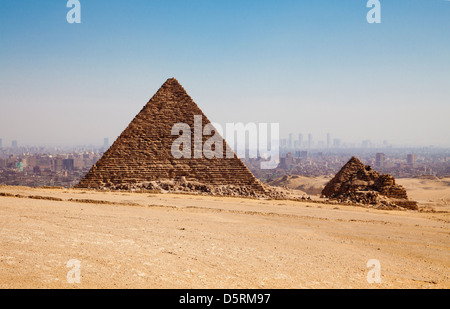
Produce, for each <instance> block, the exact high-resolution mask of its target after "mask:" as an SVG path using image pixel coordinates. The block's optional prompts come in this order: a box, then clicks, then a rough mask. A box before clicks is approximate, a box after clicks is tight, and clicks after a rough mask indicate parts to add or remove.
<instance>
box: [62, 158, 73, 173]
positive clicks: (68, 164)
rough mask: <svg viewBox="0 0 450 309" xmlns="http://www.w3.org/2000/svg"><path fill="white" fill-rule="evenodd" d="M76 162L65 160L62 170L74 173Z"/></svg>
mask: <svg viewBox="0 0 450 309" xmlns="http://www.w3.org/2000/svg"><path fill="white" fill-rule="evenodd" d="M73 166H74V160H73V159H64V160H63V161H62V168H63V170H66V171H73Z"/></svg>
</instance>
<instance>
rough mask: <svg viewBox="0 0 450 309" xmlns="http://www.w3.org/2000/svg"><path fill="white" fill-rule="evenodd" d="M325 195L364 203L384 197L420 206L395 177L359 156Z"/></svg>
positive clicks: (391, 202) (407, 205)
mask: <svg viewBox="0 0 450 309" xmlns="http://www.w3.org/2000/svg"><path fill="white" fill-rule="evenodd" d="M322 195H323V196H325V197H328V198H331V199H336V200H341V201H350V202H358V203H363V204H377V203H379V202H381V201H382V202H383V203H385V204H389V205H396V206H401V207H405V208H411V209H417V203H416V202H414V201H410V200H408V195H407V194H406V190H405V188H403V187H402V186H400V185H398V184H396V183H395V179H394V177H392V176H391V175H389V174H380V173H378V172H377V171H374V170H373V169H372V168H371V167H370V166H369V165H364V163H362V162H361V161H360V160H359V159H358V158H356V157H352V158H351V159H350V160H349V161H348V162H347V163H346V164H345V165H344V166H343V167H342V168H341V170H340V171H339V172H338V173H337V174H336V175H335V176H334V177H333V179H331V180H330V181H329V182H328V183H327V185H326V186H325V188H324V189H323V190H322ZM380 197H382V198H380Z"/></svg>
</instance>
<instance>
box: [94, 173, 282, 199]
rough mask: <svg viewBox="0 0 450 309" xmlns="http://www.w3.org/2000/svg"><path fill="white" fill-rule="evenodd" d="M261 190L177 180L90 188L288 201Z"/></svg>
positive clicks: (274, 192) (267, 189)
mask: <svg viewBox="0 0 450 309" xmlns="http://www.w3.org/2000/svg"><path fill="white" fill-rule="evenodd" d="M260 185H261V186H262V187H263V190H255V189H254V188H252V186H242V185H230V184H226V185H213V184H208V183H203V182H200V181H196V180H186V179H185V177H179V178H178V179H167V180H155V181H144V182H136V183H121V184H113V183H109V184H106V183H103V184H98V186H95V187H91V189H95V190H107V191H109V190H112V191H131V192H133V191H134V192H155V193H186V194H201V195H214V196H233V197H250V198H259V199H289V198H290V196H289V193H288V192H285V190H282V189H280V188H274V187H272V186H269V185H266V184H263V183H261V184H260Z"/></svg>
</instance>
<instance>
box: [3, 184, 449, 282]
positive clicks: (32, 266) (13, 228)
mask: <svg viewBox="0 0 450 309" xmlns="http://www.w3.org/2000/svg"><path fill="white" fill-rule="evenodd" d="M0 193H9V194H20V195H21V196H23V197H22V198H18V197H0V231H1V234H0V288H449V287H450V213H445V212H440V213H421V212H417V211H381V210H374V209H366V208H363V207H349V206H336V205H327V204H319V203H307V202H293V201H268V200H252V199H240V198H219V197H206V196H193V195H177V194H148V193H116V192H104V193H101V192H92V191H82V190H72V189H70V190H66V189H31V188H24V187H6V186H0ZM29 196H41V197H53V198H59V199H62V201H54V200H42V199H34V198H33V199H32V198H29ZM69 199H89V200H97V201H99V203H101V202H100V201H103V202H102V203H104V204H99V203H98V204H95V203H86V201H84V202H81V201H78V202H76V201H69ZM72 259H76V260H78V261H80V264H81V269H80V274H81V283H72V284H71V283H68V282H67V273H68V272H69V271H70V270H71V268H70V267H67V262H68V261H69V260H72ZM370 259H377V260H378V261H379V262H380V265H381V270H380V274H381V280H382V282H381V283H372V284H369V283H368V281H367V274H368V272H369V271H370V270H371V268H370V267H367V262H368V260H370Z"/></svg>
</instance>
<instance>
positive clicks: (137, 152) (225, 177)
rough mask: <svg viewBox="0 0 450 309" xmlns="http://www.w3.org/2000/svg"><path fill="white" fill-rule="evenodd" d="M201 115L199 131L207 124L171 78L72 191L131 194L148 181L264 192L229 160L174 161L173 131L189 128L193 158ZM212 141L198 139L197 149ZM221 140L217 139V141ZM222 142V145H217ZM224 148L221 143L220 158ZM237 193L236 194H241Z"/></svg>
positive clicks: (240, 164) (243, 168)
mask: <svg viewBox="0 0 450 309" xmlns="http://www.w3.org/2000/svg"><path fill="white" fill-rule="evenodd" d="M196 115H200V116H201V119H202V131H203V128H204V127H205V125H207V124H209V123H210V121H209V120H208V118H207V117H206V116H205V115H204V114H203V112H202V111H201V110H200V108H199V107H198V106H197V104H196V103H195V102H194V101H193V100H192V99H191V97H190V96H189V95H188V94H187V93H186V91H185V90H184V88H183V87H182V86H181V85H180V84H179V83H178V81H177V80H176V79H175V78H170V79H168V80H167V81H166V82H165V83H164V84H163V85H162V86H161V88H160V89H159V90H158V91H157V92H156V94H155V95H154V96H153V97H152V98H151V99H150V101H149V102H148V103H147V104H146V105H145V106H144V107H143V109H142V110H141V111H140V112H139V114H138V115H137V116H136V117H135V118H134V119H133V120H132V121H131V123H130V124H129V125H128V127H127V128H126V129H125V130H124V131H123V132H122V134H121V135H120V136H119V137H118V138H117V140H116V141H115V142H114V143H113V145H112V146H111V147H110V148H109V149H108V150H107V151H106V152H105V153H104V155H103V156H102V158H101V159H100V160H99V161H98V162H97V163H96V164H95V165H94V166H93V167H92V168H91V170H90V171H89V172H88V173H87V174H86V176H85V177H84V178H83V179H82V180H81V181H80V183H79V184H78V185H77V186H76V187H77V188H92V189H113V190H114V189H133V188H135V187H139V188H142V184H145V183H148V182H152V181H173V180H176V179H183V181H190V182H195V183H196V184H204V185H212V186H224V185H225V186H226V185H232V186H235V187H239V188H241V189H242V190H244V191H246V192H249V191H254V192H260V193H263V192H264V189H263V186H262V184H261V182H260V181H259V180H257V179H256V178H255V177H254V176H253V174H252V173H251V172H250V170H249V169H248V168H247V167H246V166H245V165H244V163H243V162H242V161H241V160H240V159H239V158H238V157H237V156H236V154H234V156H233V157H232V158H227V157H226V155H224V157H223V158H212V159H208V158H205V156H204V155H202V156H201V158H194V156H192V157H191V158H184V157H182V158H178V159H177V158H175V157H174V156H173V155H172V152H171V146H172V143H173V142H174V141H175V140H176V139H177V138H178V137H179V136H178V135H172V134H171V133H172V132H171V131H172V127H173V126H174V125H175V124H177V123H186V124H188V125H189V126H190V128H191V131H192V132H191V145H192V146H191V148H192V149H191V151H192V153H194V152H193V151H194V144H195V143H194V116H196ZM217 134H218V133H217ZM210 137H211V136H207V135H203V137H202V143H204V142H205V141H206V140H208V139H209V138H210ZM220 138H221V137H220ZM222 140H223V139H222ZM228 149H229V148H228V145H227V144H226V142H225V140H223V150H224V154H226V151H227V150H228ZM241 189H240V190H241Z"/></svg>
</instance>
